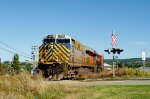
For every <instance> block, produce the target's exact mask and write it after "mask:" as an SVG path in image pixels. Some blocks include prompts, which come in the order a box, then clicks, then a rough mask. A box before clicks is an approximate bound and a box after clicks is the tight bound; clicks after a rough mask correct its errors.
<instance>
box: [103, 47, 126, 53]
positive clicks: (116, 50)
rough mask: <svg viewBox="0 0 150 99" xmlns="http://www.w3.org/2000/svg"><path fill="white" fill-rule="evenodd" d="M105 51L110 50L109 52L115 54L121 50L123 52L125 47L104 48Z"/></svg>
mask: <svg viewBox="0 0 150 99" xmlns="http://www.w3.org/2000/svg"><path fill="white" fill-rule="evenodd" d="M104 51H105V52H108V54H110V53H111V52H112V53H113V54H116V53H117V54H120V53H121V52H123V49H119V48H112V49H108V50H104Z"/></svg>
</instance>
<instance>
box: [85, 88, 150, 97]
mask: <svg viewBox="0 0 150 99" xmlns="http://www.w3.org/2000/svg"><path fill="white" fill-rule="evenodd" d="M87 88H88V89H89V90H90V94H91V95H90V97H89V99H150V86H149V85H120V86H119V85H113V86H91V87H87Z"/></svg>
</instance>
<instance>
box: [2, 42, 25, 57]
mask: <svg viewBox="0 0 150 99" xmlns="http://www.w3.org/2000/svg"><path fill="white" fill-rule="evenodd" d="M0 43H1V44H3V45H5V46H6V47H8V48H10V49H12V50H14V51H16V52H18V53H21V54H26V53H24V52H22V51H18V50H16V49H15V48H13V47H11V46H9V45H8V44H6V43H4V42H2V41H0ZM26 55H27V54H26Z"/></svg>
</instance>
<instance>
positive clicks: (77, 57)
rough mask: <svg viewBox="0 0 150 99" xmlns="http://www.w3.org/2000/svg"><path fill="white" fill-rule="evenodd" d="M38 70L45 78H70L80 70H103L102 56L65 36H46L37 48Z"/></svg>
mask: <svg viewBox="0 0 150 99" xmlns="http://www.w3.org/2000/svg"><path fill="white" fill-rule="evenodd" d="M38 68H39V69H40V70H42V71H43V74H44V76H45V77H56V79H59V78H70V77H75V76H77V75H78V72H79V69H80V68H86V69H89V70H90V71H91V72H100V71H101V70H102V69H103V55H100V54H98V53H97V52H96V51H95V50H93V49H91V48H89V47H87V46H85V45H83V44H81V43H80V42H78V41H76V40H74V39H73V38H71V37H69V36H67V35H60V34H56V35H48V36H47V37H45V38H44V39H43V44H42V45H41V46H40V47H39V64H38Z"/></svg>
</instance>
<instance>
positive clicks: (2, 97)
mask: <svg viewBox="0 0 150 99" xmlns="http://www.w3.org/2000/svg"><path fill="white" fill-rule="evenodd" d="M149 98H150V85H120V86H119V85H113V86H110V85H109V86H86V87H83V86H82V87H81V86H80V87H79V86H69V85H61V84H49V83H48V82H45V81H44V80H43V78H42V77H41V76H34V77H33V76H32V75H30V74H26V73H21V74H19V75H14V76H0V99H149Z"/></svg>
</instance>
